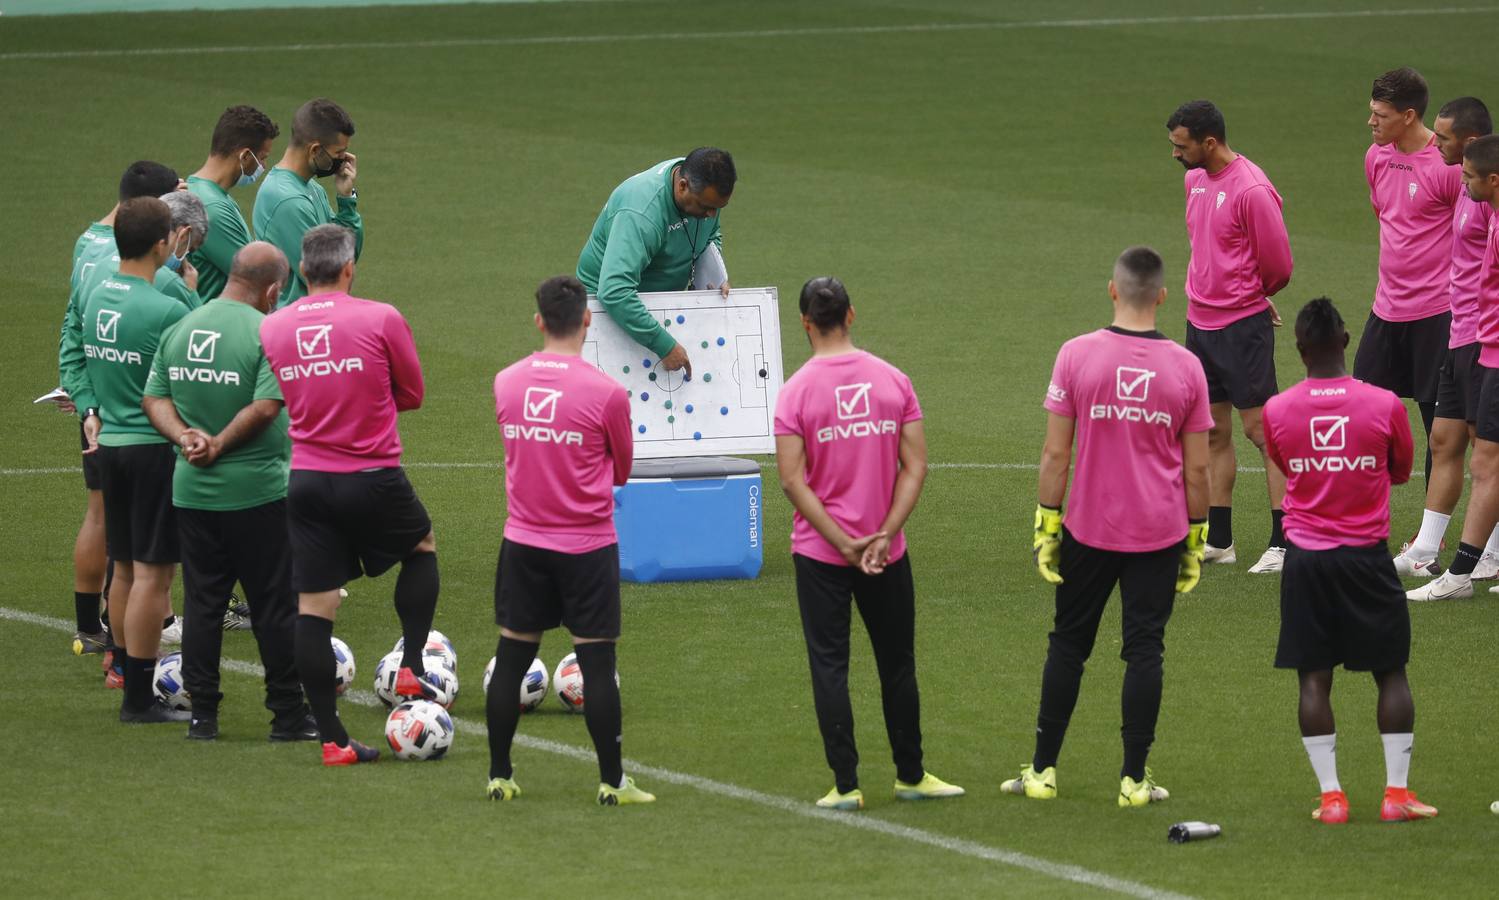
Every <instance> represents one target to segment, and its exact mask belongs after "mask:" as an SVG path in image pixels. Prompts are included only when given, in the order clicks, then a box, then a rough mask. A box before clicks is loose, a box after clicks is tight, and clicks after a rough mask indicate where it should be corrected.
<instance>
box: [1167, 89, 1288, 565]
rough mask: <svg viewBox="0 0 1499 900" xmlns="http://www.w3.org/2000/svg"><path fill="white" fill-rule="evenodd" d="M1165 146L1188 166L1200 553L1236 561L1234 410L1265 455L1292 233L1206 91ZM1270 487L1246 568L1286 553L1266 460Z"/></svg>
mask: <svg viewBox="0 0 1499 900" xmlns="http://www.w3.org/2000/svg"><path fill="white" fill-rule="evenodd" d="M1166 130H1167V132H1168V137H1169V138H1170V140H1171V147H1172V150H1171V155H1172V156H1173V157H1174V158H1175V159H1176V160H1177V161H1178V162H1180V163H1181V164H1182V165H1183V166H1184V167H1185V168H1186V169H1187V173H1186V176H1185V178H1184V189H1185V193H1186V201H1187V238H1188V240H1189V241H1190V242H1191V245H1192V259H1191V262H1190V263H1189V264H1188V266H1187V285H1186V290H1187V349H1188V350H1190V351H1192V353H1193V354H1194V355H1195V356H1196V357H1197V358H1198V360H1200V361H1201V362H1202V368H1203V371H1204V372H1205V373H1206V375H1207V380H1208V401H1209V403H1210V404H1211V408H1212V413H1213V429H1212V431H1210V432H1209V433H1208V457H1209V460H1210V464H1209V467H1208V471H1209V478H1208V481H1209V490H1210V493H1211V495H1212V496H1211V499H1210V501H1209V505H1208V531H1209V533H1211V534H1212V536H1213V543H1211V544H1209V545H1208V547H1207V549H1206V551H1205V556H1204V559H1205V560H1206V561H1207V562H1211V563H1223V564H1229V563H1234V562H1237V561H1238V555H1237V553H1236V551H1235V549H1234V533H1233V497H1234V482H1235V480H1236V479H1237V477H1238V460H1237V458H1236V456H1235V454H1234V427H1233V411H1234V410H1235V409H1237V410H1238V411H1239V419H1240V422H1241V423H1242V425H1243V428H1244V435H1245V437H1247V438H1249V440H1250V442H1251V443H1253V444H1254V445H1255V446H1256V447H1257V448H1259V450H1260V454H1261V456H1263V455H1264V450H1265V438H1264V427H1263V425H1262V424H1261V423H1260V410H1261V409H1262V408H1263V407H1264V405H1265V401H1266V400H1268V399H1270V398H1271V397H1273V396H1275V392H1276V390H1277V389H1278V388H1277V386H1276V383H1275V328H1276V326H1278V325H1280V314H1279V313H1278V312H1276V310H1275V305H1274V303H1272V302H1271V300H1270V298H1271V297H1273V296H1275V294H1276V293H1278V292H1279V291H1280V290H1281V289H1282V288H1284V287H1285V286H1286V285H1287V284H1289V283H1290V280H1291V270H1292V266H1293V263H1292V259H1291V242H1290V239H1289V238H1288V237H1287V235H1286V223H1285V220H1284V219H1283V218H1282V216H1281V205H1282V204H1281V199H1280V194H1278V193H1276V191H1275V186H1274V185H1273V184H1271V183H1270V179H1269V178H1267V177H1266V176H1265V173H1264V171H1263V170H1261V169H1260V167H1259V166H1257V165H1255V164H1254V163H1253V162H1251V161H1250V160H1249V159H1248V158H1247V157H1245V156H1244V155H1243V154H1240V153H1235V152H1234V151H1233V150H1232V149H1231V148H1230V147H1229V146H1228V139H1227V129H1226V127H1225V126H1224V123H1223V113H1221V112H1220V111H1219V110H1218V107H1217V106H1215V105H1213V103H1211V102H1210V101H1207V100H1193V101H1190V102H1188V103H1183V104H1182V105H1181V106H1180V107H1178V108H1177V110H1176V111H1175V112H1173V113H1172V114H1171V117H1170V118H1169V119H1167V120H1166ZM1265 479H1266V482H1267V486H1268V488H1269V492H1270V541H1269V546H1268V547H1267V548H1266V550H1265V552H1264V553H1263V554H1262V555H1261V556H1260V558H1259V560H1258V561H1257V562H1256V563H1255V564H1254V565H1253V566H1250V568H1249V571H1250V572H1252V573H1254V574H1262V573H1267V572H1278V571H1280V564H1281V560H1282V559H1283V558H1284V556H1285V539H1284V536H1283V535H1282V533H1281V508H1280V498H1281V495H1282V494H1284V493H1285V489H1286V485H1285V479H1283V478H1281V477H1280V473H1279V472H1277V471H1275V467H1274V466H1268V465H1267V466H1266V467H1265Z"/></svg>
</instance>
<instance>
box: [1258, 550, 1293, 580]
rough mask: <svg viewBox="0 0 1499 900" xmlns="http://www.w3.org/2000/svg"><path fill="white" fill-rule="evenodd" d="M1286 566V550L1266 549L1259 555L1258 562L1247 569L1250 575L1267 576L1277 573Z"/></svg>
mask: <svg viewBox="0 0 1499 900" xmlns="http://www.w3.org/2000/svg"><path fill="white" fill-rule="evenodd" d="M1285 565H1286V548H1284V547H1268V548H1266V550H1265V552H1264V553H1263V554H1261V555H1260V561H1259V562H1257V563H1255V564H1254V565H1252V566H1250V567H1249V574H1251V575H1268V574H1273V573H1275V572H1279V571H1280V570H1281V569H1283V568H1285Z"/></svg>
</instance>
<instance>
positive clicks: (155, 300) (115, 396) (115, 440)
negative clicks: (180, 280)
mask: <svg viewBox="0 0 1499 900" xmlns="http://www.w3.org/2000/svg"><path fill="white" fill-rule="evenodd" d="M187 312H188V310H187V307H185V306H183V305H182V304H181V303H180V302H178V301H177V300H174V299H172V298H171V297H168V296H167V295H166V294H163V293H162V292H161V291H158V290H157V289H156V288H154V287H152V286H151V285H150V284H147V283H146V281H145V280H144V279H141V278H136V277H135V276H133V275H121V274H119V273H118V272H116V273H114V274H113V275H110V276H108V277H106V278H104V279H103V280H101V281H100V282H99V286H98V287H96V288H94V289H93V290H92V291H90V292H89V294H88V296H87V297H85V298H84V301H83V309H82V316H81V321H82V333H83V357H84V363H83V371H82V372H81V373H77V372H74V373H71V377H70V373H67V372H65V373H64V381H63V384H64V386H66V385H67V384H68V383H69V381H72V383H74V384H76V385H78V387H79V390H78V392H77V393H74V394H73V402H75V403H77V404H78V406H79V409H80V410H83V409H86V408H87V407H90V406H97V407H98V408H99V419H100V422H101V424H102V425H103V427H102V428H101V429H100V430H99V443H100V444H101V445H103V446H106V447H125V446H129V445H131V444H156V443H163V442H165V441H166V438H164V437H162V436H161V434H160V433H158V432H157V430H156V429H155V428H153V427H152V425H151V421H150V420H149V419H147V418H146V413H145V410H143V409H141V396H142V394H143V393H144V390H145V387H146V378H147V376H148V375H150V373H151V362H152V358H153V357H155V356H156V348H157V347H158V346H159V345H160V343H161V338H162V335H163V334H164V333H165V332H166V330H167V329H168V328H169V327H171V326H172V325H174V324H176V323H177V320H178V319H181V318H182V317H183V316H185V315H187Z"/></svg>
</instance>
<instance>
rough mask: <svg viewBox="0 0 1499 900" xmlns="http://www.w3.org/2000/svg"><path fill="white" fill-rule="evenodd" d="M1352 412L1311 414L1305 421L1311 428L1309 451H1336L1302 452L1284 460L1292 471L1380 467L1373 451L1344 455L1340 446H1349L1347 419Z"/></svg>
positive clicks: (1330, 470)
mask: <svg viewBox="0 0 1499 900" xmlns="http://www.w3.org/2000/svg"><path fill="white" fill-rule="evenodd" d="M1351 420H1352V416H1312V418H1311V421H1310V422H1308V423H1307V424H1308V425H1309V426H1310V428H1311V432H1312V435H1311V436H1312V452H1313V453H1323V454H1336V455H1330V456H1301V457H1293V458H1291V459H1288V460H1286V465H1287V466H1288V467H1290V469H1291V471H1292V472H1294V473H1301V472H1334V473H1335V472H1373V471H1375V470H1376V469H1378V468H1379V459H1378V458H1377V457H1375V456H1373V455H1368V456H1345V455H1343V454H1342V452H1341V451H1342V450H1343V449H1344V448H1346V447H1347V446H1348V423H1349V422H1350V421H1351Z"/></svg>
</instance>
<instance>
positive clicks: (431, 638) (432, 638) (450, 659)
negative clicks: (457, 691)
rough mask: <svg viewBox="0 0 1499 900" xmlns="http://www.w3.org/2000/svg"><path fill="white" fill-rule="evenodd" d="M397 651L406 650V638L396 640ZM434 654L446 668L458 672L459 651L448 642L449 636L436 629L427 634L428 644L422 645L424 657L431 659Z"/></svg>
mask: <svg viewBox="0 0 1499 900" xmlns="http://www.w3.org/2000/svg"><path fill="white" fill-rule="evenodd" d="M395 649H396V650H405V649H406V638H405V637H404V636H403V637H400V638H397V639H396V646H395ZM434 653H435V654H437V655H439V656H441V657H442V659H443V661H444V666H443V667H444V668H446V669H449V670H451V671H454V672H456V671H458V651H457V650H454V649H453V642H452V641H450V640H448V636H447V635H445V634H443V633H442V632H441V631H438V630H436V629H433V630H431V631H429V632H427V643H425V644H423V645H422V654H423V655H424V656H429V657H430V656H431V655H432V654H434Z"/></svg>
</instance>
